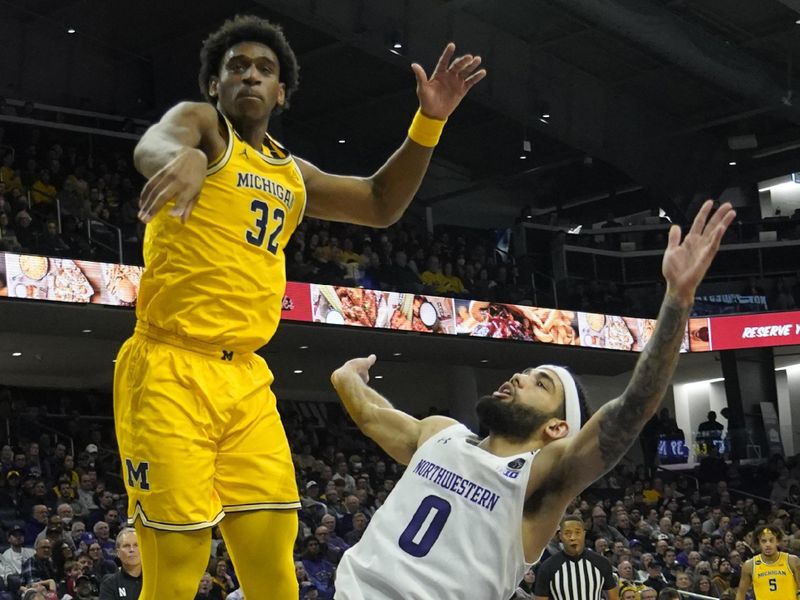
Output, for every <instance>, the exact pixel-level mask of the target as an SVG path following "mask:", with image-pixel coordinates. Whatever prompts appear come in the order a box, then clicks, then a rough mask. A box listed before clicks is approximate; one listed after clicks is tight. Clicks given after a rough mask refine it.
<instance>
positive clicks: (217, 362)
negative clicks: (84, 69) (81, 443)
mask: <svg viewBox="0 0 800 600" xmlns="http://www.w3.org/2000/svg"><path fill="white" fill-rule="evenodd" d="M454 54H455V46H454V45H453V44H448V45H447V47H446V48H445V51H444V53H443V54H442V56H441V58H440V59H439V62H438V64H437V65H436V68H435V70H434V72H433V74H432V75H431V77H430V78H428V76H427V75H426V73H425V71H424V70H423V69H422V67H421V66H419V65H417V64H414V65H412V70H413V71H414V74H415V77H416V80H417V96H418V98H419V101H420V109H419V111H418V112H417V115H416V116H415V117H414V120H413V121H412V124H411V127H410V128H409V132H408V137H407V138H406V139H405V141H404V142H403V143H402V145H401V146H400V147H399V148H398V150H397V151H396V152H395V153H394V154H392V156H391V157H389V159H388V160H387V161H386V163H385V164H384V165H383V166H382V167H381V168H380V169H378V171H377V172H376V173H375V174H373V175H372V176H370V177H343V176H334V175H330V174H328V173H325V172H323V171H321V170H320V169H318V168H317V167H315V166H314V165H312V164H310V163H309V162H307V161H304V160H302V159H300V158H297V157H295V156H293V155H292V154H291V153H289V151H288V150H286V149H285V148H283V147H282V146H281V145H280V144H279V143H278V142H277V141H276V140H274V139H273V138H272V137H270V136H269V135H268V134H267V130H268V125H269V119H270V116H271V115H272V114H273V113H274V112H275V111H276V110H280V109H286V108H287V107H288V103H289V99H290V97H291V95H292V94H293V93H294V91H295V90H296V88H297V84H298V65H297V62H296V59H295V56H294V53H293V52H292V49H291V47H290V46H289V44H288V42H287V41H286V39H285V37H284V35H283V33H282V31H281V29H280V28H279V27H277V26H275V25H273V24H271V23H269V22H268V21H265V20H263V19H260V18H257V17H251V16H245V17H236V18H234V19H231V20H229V21H227V22H226V23H225V24H224V25H223V26H222V27H221V28H220V29H219V30H217V31H216V32H214V33H212V34H211V35H210V36H209V37H208V38H207V39H206V40H205V42H204V43H203V47H202V49H201V53H200V59H201V70H200V78H199V79H200V88H201V90H202V92H203V95H204V96H205V98H206V102H202V103H194V102H183V103H180V104H178V105H177V106H175V107H173V108H172V109H170V110H169V111H168V112H167V113H166V114H165V115H164V117H163V118H162V119H161V121H160V122H159V123H157V124H156V125H154V126H153V127H151V128H150V129H149V130H148V131H147V132H146V133H145V134H144V136H143V137H142V139H141V140H140V142H139V143H138V145H137V147H136V150H135V153H134V161H135V164H136V167H137V169H138V170H139V171H140V172H141V173H142V174H143V175H144V176H145V177H146V178H147V179H148V181H147V184H146V185H145V187H144V189H143V190H142V197H141V203H140V215H139V216H140V219H141V220H142V221H144V222H145V223H147V224H148V226H147V231H146V235H145V244H144V257H145V272H144V275H143V277H142V285H141V290H140V295H139V302H138V306H137V310H136V317H137V324H136V329H135V332H134V334H133V336H132V337H131V338H130V339H128V340H127V341H126V342H125V344H124V345H123V347H122V348H121V350H120V353H119V356H118V359H117V366H116V372H115V378H114V413H115V426H116V433H117V437H118V440H119V447H120V454H121V459H122V464H123V476H124V478H125V484H126V487H127V492H128V495H129V514H130V515H131V518H132V520H133V522H134V525H135V527H136V530H137V533H138V538H139V545H140V548H141V554H142V566H143V573H144V580H143V589H142V596H141V597H142V599H143V600H162V599H164V598H170V599H174V600H190V599H191V598H193V597H194V595H195V591H196V588H197V582H198V581H199V579H200V577H201V575H202V573H203V571H204V570H205V568H206V565H207V562H208V556H209V551H210V545H211V529H210V528H211V527H212V526H214V525H215V524H217V523H219V525H220V529H221V531H222V534H223V536H224V538H225V541H226V543H227V548H228V550H229V552H230V555H231V558H232V560H233V563H234V567H235V570H236V574H237V576H238V578H239V580H240V582H241V585H242V588H243V591H244V594H245V595H246V597H247V598H249V599H253V600H261V599H269V600H294V599H295V598H297V594H298V591H297V582H296V578H295V574H294V565H293V562H292V546H293V543H294V540H295V536H296V535H297V514H296V509H297V508H298V507H299V506H300V504H299V498H298V492H297V487H296V483H295V474H294V468H293V465H292V460H291V455H290V452H289V447H288V443H287V440H286V435H285V433H284V430H283V426H282V424H281V422H280V417H279V415H278V412H277V409H276V400H275V396H274V395H273V394H272V392H271V391H270V385H271V383H272V380H273V376H272V373H271V372H270V370H269V368H268V367H267V365H266V363H265V362H264V361H263V359H261V358H260V357H259V356H257V355H256V354H255V351H256V350H258V348H260V347H261V346H263V345H264V344H266V343H267V342H268V341H269V339H270V338H271V337H272V335H273V333H274V332H275V329H276V327H277V325H278V320H279V318H280V306H281V299H282V296H283V292H284V289H285V283H286V279H285V269H284V267H285V259H284V248H285V247H286V244H287V242H288V241H289V238H290V237H291V235H292V232H293V231H294V230H295V228H296V227H297V225H298V223H299V222H300V221H301V219H302V218H303V216H304V215H310V216H313V217H317V218H322V219H330V220H336V221H343V222H349V223H355V224H361V225H368V226H371V227H386V226H388V225H390V224H392V223H393V222H395V221H396V220H397V219H398V218H399V217H400V216H401V215H402V214H403V211H404V210H405V209H406V207H407V206H408V205H409V203H410V202H411V200H412V199H413V197H414V194H415V193H416V191H417V189H418V188H419V185H420V182H421V181H422V177H423V176H424V174H425V171H426V170H427V167H428V163H429V161H430V157H431V155H432V153H433V148H434V146H435V145H436V143H437V141H438V137H439V134H440V133H441V131H442V128H443V126H444V122H445V121H446V119H447V117H448V116H449V115H450V114H451V113H452V112H453V110H455V108H456V107H457V106H458V104H459V103H460V101H461V100H462V98H463V97H464V96H465V95H466V93H467V92H468V91H469V89H470V88H471V87H472V86H474V85H475V84H476V83H477V82H478V81H480V80H481V79H483V77H484V76H485V75H486V71H485V70H484V69H481V68H480V63H481V60H480V57H478V56H472V55H469V54H467V55H464V56H460V57H458V58H453V57H454ZM342 68H343V69H346V68H347V67H346V65H343V66H342ZM162 209H164V210H162Z"/></svg>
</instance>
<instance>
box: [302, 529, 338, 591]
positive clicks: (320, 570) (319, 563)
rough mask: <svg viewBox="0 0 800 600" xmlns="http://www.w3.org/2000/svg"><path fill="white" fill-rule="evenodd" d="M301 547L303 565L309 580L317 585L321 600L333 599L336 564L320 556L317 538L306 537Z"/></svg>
mask: <svg viewBox="0 0 800 600" xmlns="http://www.w3.org/2000/svg"><path fill="white" fill-rule="evenodd" d="M303 547H304V551H303V567H304V568H305V572H306V573H307V574H308V579H309V581H310V582H311V583H313V584H314V585H315V586H316V587H317V589H318V591H319V597H320V598H321V599H322V600H333V593H334V589H335V588H334V583H333V582H334V578H335V574H336V566H335V565H334V564H333V563H331V562H329V561H327V560H325V559H324V558H323V557H322V555H321V549H320V544H319V541H317V538H315V537H313V536H310V537H308V538H306V539H305V541H304V542H303Z"/></svg>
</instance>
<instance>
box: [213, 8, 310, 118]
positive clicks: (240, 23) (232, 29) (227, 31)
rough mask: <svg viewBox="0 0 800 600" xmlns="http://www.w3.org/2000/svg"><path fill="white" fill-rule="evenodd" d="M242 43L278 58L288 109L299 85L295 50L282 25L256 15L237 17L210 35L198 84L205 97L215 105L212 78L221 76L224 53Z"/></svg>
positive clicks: (284, 106) (284, 107) (285, 103)
mask: <svg viewBox="0 0 800 600" xmlns="http://www.w3.org/2000/svg"><path fill="white" fill-rule="evenodd" d="M241 42H257V43H259V44H264V45H265V46H267V47H269V48H270V49H271V50H272V51H273V52H274V53H275V55H276V56H277V57H278V63H279V65H280V81H281V83H283V84H284V86H285V88H286V92H285V96H286V98H285V102H284V105H283V109H284V110H285V109H287V108H289V99H290V98H291V96H292V94H293V93H294V92H295V91H297V87H298V85H299V83H300V66H299V65H298V64H297V57H296V56H295V55H294V50H292V47H291V46H290V45H289V42H288V41H287V40H286V36H284V35H283V29H282V28H281V27H280V25H275V24H274V23H270V22H269V21H268V20H267V19H262V18H261V17H256V16H254V15H237V16H235V17H233V18H232V19H228V20H227V21H225V23H223V24H222V27H220V28H219V29H217V30H216V31H214V32H213V33H211V34H210V35H209V36H208V37H207V38H206V39H205V40H203V45H202V47H201V48H200V75H199V77H198V83H199V84H200V92H201V93H202V94H203V97H204V98H205V99H206V100H207V101H208V102H211V103H212V104H213V103H215V102H216V100H215V99H214V98H212V97H211V96H209V95H208V85H209V83H210V82H211V78H212V77H216V76H218V75H219V70H220V67H221V66H222V59H223V57H224V56H225V53H226V52H227V51H228V50H229V49H230V48H231V46H235V45H236V44H239V43H241Z"/></svg>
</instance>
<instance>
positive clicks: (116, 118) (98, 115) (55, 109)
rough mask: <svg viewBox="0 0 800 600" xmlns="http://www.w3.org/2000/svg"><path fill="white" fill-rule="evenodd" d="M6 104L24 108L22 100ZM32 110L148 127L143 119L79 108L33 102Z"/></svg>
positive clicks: (12, 99) (9, 100)
mask: <svg viewBox="0 0 800 600" xmlns="http://www.w3.org/2000/svg"><path fill="white" fill-rule="evenodd" d="M6 104H8V105H10V106H15V107H19V108H23V107H24V106H25V101H24V100H18V99H14V98H6ZM33 108H34V109H35V110H38V111H40V112H50V113H53V115H54V116H55V115H57V114H59V113H60V114H61V115H74V116H77V117H86V118H92V119H99V120H103V121H111V122H114V123H124V122H126V121H130V122H131V123H133V124H134V125H139V126H142V127H147V126H149V125H150V122H149V121H146V120H145V119H139V118H134V117H126V116H123V115H115V114H111V113H104V112H98V111H94V110H84V109H80V108H69V107H66V106H57V105H55V104H45V103H42V102H34V103H33Z"/></svg>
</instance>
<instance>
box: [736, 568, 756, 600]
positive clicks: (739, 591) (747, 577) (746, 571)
mask: <svg viewBox="0 0 800 600" xmlns="http://www.w3.org/2000/svg"><path fill="white" fill-rule="evenodd" d="M752 585H753V559H752V558H751V559H750V560H748V561H745V563H744V565H742V575H741V577H739V587H737V588H736V600H745V598H746V597H747V592H748V591H750V588H751V587H752Z"/></svg>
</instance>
